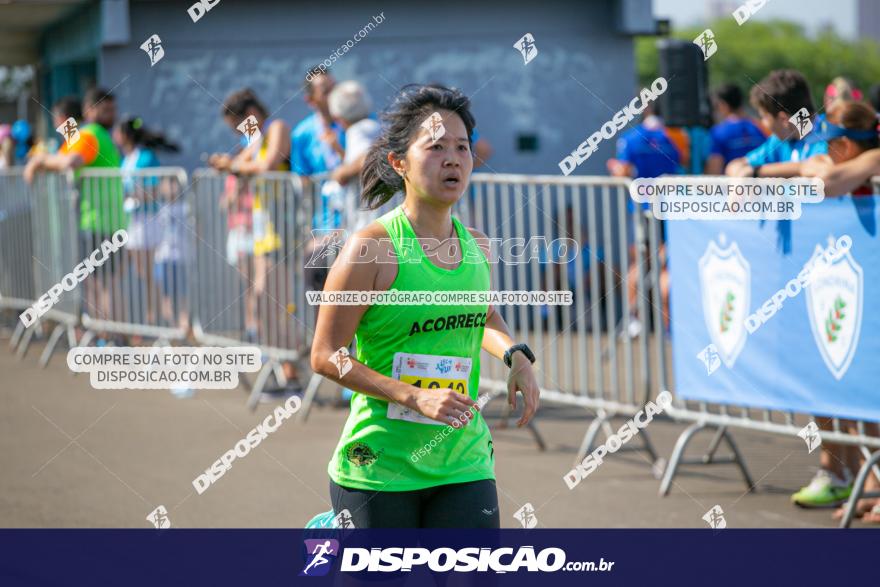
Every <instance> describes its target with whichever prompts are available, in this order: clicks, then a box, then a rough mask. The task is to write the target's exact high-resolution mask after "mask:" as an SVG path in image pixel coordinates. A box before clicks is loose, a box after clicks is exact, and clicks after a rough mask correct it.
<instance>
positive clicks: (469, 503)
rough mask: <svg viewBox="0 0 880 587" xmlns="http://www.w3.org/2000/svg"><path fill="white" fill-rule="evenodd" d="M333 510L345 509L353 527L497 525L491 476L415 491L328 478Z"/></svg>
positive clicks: (471, 526) (479, 526) (496, 495)
mask: <svg viewBox="0 0 880 587" xmlns="http://www.w3.org/2000/svg"><path fill="white" fill-rule="evenodd" d="M330 499H331V501H332V502H333V511H334V512H336V513H339V512H341V511H342V510H346V509H347V510H348V511H349V513H350V514H351V521H352V523H353V524H354V527H355V528H499V527H501V516H500V514H499V512H498V493H497V491H496V490H495V481H494V480H493V479H484V480H482V481H471V482H469V483H453V484H450V485H438V486H436V487H429V488H427V489H418V490H416V491H368V490H365V489H351V488H349V487H342V486H341V485H337V484H336V483H334V482H333V481H332V480H331V481H330Z"/></svg>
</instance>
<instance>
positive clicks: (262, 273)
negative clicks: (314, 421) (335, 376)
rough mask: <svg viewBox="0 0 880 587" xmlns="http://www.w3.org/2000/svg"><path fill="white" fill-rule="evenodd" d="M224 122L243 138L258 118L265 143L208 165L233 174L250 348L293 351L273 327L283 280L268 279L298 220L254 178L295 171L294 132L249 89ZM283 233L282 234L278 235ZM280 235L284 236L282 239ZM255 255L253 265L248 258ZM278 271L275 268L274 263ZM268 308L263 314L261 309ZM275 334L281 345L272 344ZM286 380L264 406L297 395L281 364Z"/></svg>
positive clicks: (228, 105) (290, 373)
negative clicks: (265, 327) (263, 327)
mask: <svg viewBox="0 0 880 587" xmlns="http://www.w3.org/2000/svg"><path fill="white" fill-rule="evenodd" d="M222 113H223V119H224V121H225V122H226V124H227V125H228V126H229V127H230V128H232V129H233V130H236V132H238V126H239V125H241V124H242V123H243V122H244V121H245V120H246V119H248V118H250V117H253V119H254V120H255V122H256V128H258V129H259V131H260V137H259V138H255V139H251V140H249V139H248V137H247V136H243V137H242V144H243V145H244V148H243V149H242V150H241V151H239V152H238V154H236V155H235V156H234V157H230V156H229V155H226V154H217V155H212V156H211V158H210V159H209V163H210V164H211V165H212V166H213V167H215V168H216V169H218V170H221V171H229V172H230V173H231V175H229V176H228V177H227V180H226V182H227V183H226V194H225V197H224V201H223V202H222V203H221V206H223V207H225V208H226V209H227V211H228V216H227V226H228V228H229V234H228V237H227V247H226V254H227V260H228V261H229V263H230V264H232V265H234V266H236V267H237V268H238V270H239V273H240V274H241V275H242V277H243V278H244V279H245V280H246V286H245V336H246V337H247V339H248V340H249V341H251V342H257V341H259V342H261V343H263V344H267V345H269V346H290V345H292V344H293V341H288V340H282V338H283V337H286V334H287V332H288V330H287V329H286V328H278V327H276V326H274V325H276V324H283V323H284V322H285V321H286V320H288V319H289V318H288V316H287V315H286V313H285V312H286V311H287V308H285V307H281V306H279V303H278V300H285V299H287V297H288V295H287V291H286V287H287V286H286V283H285V280H284V279H275V280H273V285H274V286H275V287H274V288H273V290H272V291H269V292H268V295H267V285H268V276H269V273H270V272H271V271H272V270H274V269H275V267H276V266H277V264H279V263H283V261H284V259H285V258H286V256H283V255H282V252H283V247H285V246H287V245H288V243H283V242H282V237H281V235H282V234H289V233H291V231H288V230H286V228H285V226H286V223H287V222H288V221H289V220H292V218H293V210H288V209H286V208H285V206H284V204H285V203H286V202H285V201H284V200H283V199H282V194H283V193H284V191H283V190H279V189H275V188H274V186H273V185H269V183H270V182H271V181H273V180H269V179H266V178H260V177H249V176H252V175H258V174H261V173H266V172H270V171H289V170H290V147H291V136H290V127H289V126H288V125H287V123H286V122H284V121H283V120H281V119H277V118H276V119H272V118H269V111H268V109H267V108H266V106H265V105H264V104H263V103H262V102H261V101H260V100H259V98H258V97H257V95H256V94H255V93H254V92H253V90H251V89H250V88H244V89H242V90H238V91H236V92H233V93H232V94H230V95H229V96H228V97H227V98H226V101H225V102H224V104H223V109H222ZM279 227H280V229H279ZM279 230H280V233H281V234H279ZM250 255H253V263H252V264H251V263H249V259H248V257H249V256H250ZM272 261H274V262H275V265H273V266H272V267H271V268H270V262H272ZM261 303H262V304H263V307H262V308H259V307H258V306H259V305H260V304H261ZM258 315H262V316H265V317H266V318H265V322H266V323H268V324H271V325H272V326H271V327H270V328H269V331H268V332H261V331H260V330H259V328H260V324H259V322H258V318H257V316H258ZM270 333H274V335H275V336H276V337H277V339H276V340H269V338H268V337H269V336H270ZM282 369H283V371H284V376H285V378H286V379H287V380H288V383H287V386H286V387H285V388H283V389H280V390H278V389H276V390H267V392H266V393H265V394H264V396H263V398H261V399H265V400H270V401H271V400H272V399H273V398H274V399H277V397H275V396H277V395H278V394H276V393H274V392H280V393H281V394H282V395H287V394H290V393H298V392H299V391H300V390H301V387H300V384H299V381H298V379H299V374H298V373H297V371H296V368H295V366H294V365H293V364H292V363H289V362H284V363H282Z"/></svg>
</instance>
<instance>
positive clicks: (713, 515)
mask: <svg viewBox="0 0 880 587" xmlns="http://www.w3.org/2000/svg"><path fill="white" fill-rule="evenodd" d="M703 519H704V520H705V521H706V523H707V524H709V527H710V528H712V529H713V530H724V529H725V528H727V520H725V519H724V510H722V509H721V506H720V505H716V506H713V507H712V509H710V510H709V511H708V512H706V513H705V514H703Z"/></svg>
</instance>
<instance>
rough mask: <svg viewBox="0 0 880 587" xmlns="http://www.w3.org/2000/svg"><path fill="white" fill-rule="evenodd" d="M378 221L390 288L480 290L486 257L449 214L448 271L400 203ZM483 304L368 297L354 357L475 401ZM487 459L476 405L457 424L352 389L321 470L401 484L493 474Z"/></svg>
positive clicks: (397, 487)
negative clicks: (454, 247) (372, 301)
mask: <svg viewBox="0 0 880 587" xmlns="http://www.w3.org/2000/svg"><path fill="white" fill-rule="evenodd" d="M379 222H381V223H382V225H383V226H384V227H385V229H386V230H387V231H388V235H389V238H390V239H391V242H392V244H393V246H394V251H395V253H396V254H397V277H396V278H395V279H394V282H393V283H392V284H391V287H390V288H389V289H390V290H400V291H413V290H416V291H426V290H430V291H460V290H469V291H488V290H489V287H490V285H489V263H488V261H486V257H485V255H483V252H482V251H481V250H480V248H479V246H478V245H477V242H476V241H475V240H474V238H473V237H472V236H471V234H470V233H469V232H468V230H467V229H466V228H465V227H464V226H463V225H462V224H461V223H460V222H459V221H458V220H457V219H456V218H453V219H452V222H453V225H454V226H455V231H456V233H457V234H458V239H459V243H460V244H461V248H462V262H461V263H460V264H459V266H458V267H457V268H455V269H452V270H447V269H442V268H440V267H438V266H436V265H434V264H433V263H432V262H431V261H429V260H428V258H427V256H426V255H425V253H424V252H423V251H422V249H421V247H419V246H417V245H415V243H417V241H416V240H415V239H416V235H415V232H413V229H412V226H411V225H410V222H409V220H408V219H407V217H406V215H405V214H404V213H403V209H402V207H397V208H395V209H394V210H392V211H391V212H389V213H387V214H385V215H384V216H382V217H381V218H379ZM406 245H409V246H406ZM414 245H415V246H414ZM465 259H467V260H468V262H465V261H464V260H465ZM475 260H476V262H474V261H475ZM487 310H488V307H487V306H468V305H457V306H455V305H453V306H436V305H433V306H428V305H412V306H392V305H384V306H378V305H377V306H372V307H370V308H369V309H368V310H367V311H366V312H365V313H364V315H363V318H362V319H361V322H360V325H359V326H358V328H357V331H356V333H355V341H356V343H357V359H358V360H359V361H361V362H362V363H364V364H365V365H367V366H368V367H370V368H371V369H373V370H375V371H377V372H379V373H381V374H383V375H386V376H388V377H392V378H395V379H401V380H403V381H407V382H409V383H411V384H413V385H416V386H417V387H449V388H452V389H456V390H458V391H459V392H466V393H467V394H468V395H469V396H470V398H471V399H473V400H475V401H476V400H477V397H478V384H479V380H480V347H481V344H482V341H483V327H484V326H485V323H486V311H487ZM422 420H424V421H422ZM493 459H494V450H493V447H492V436H491V434H490V433H489V427H488V426H487V425H486V422H485V420H484V419H483V418H482V415H480V414H478V415H477V416H476V418H475V419H474V420H473V421H472V422H470V423H469V424H467V425H466V426H462V427H459V428H453V427H452V426H449V425H445V424H440V423H439V422H436V421H434V420H427V419H426V418H424V416H421V415H420V414H417V413H414V412H410V411H409V410H407V409H405V408H403V407H402V406H400V405H398V404H396V403H393V402H387V401H383V400H380V399H376V398H373V397H370V396H367V395H364V394H361V393H357V392H355V393H354V395H353V397H352V400H351V413H350V414H349V417H348V421H347V422H346V424H345V428H344V430H343V432H342V437H341V438H340V439H339V444H338V445H337V446H336V451H335V452H334V454H333V459H332V460H331V461H330V464H329V466H328V468H327V470H328V473H329V474H330V477H331V479H333V481H334V482H336V483H337V484H338V485H342V486H344V487H351V488H354V489H366V490H374V491H411V490H417V489H425V488H427V487H434V486H437V485H446V484H450V483H465V482H469V481H479V480H482V479H494V478H495V471H494V460H493Z"/></svg>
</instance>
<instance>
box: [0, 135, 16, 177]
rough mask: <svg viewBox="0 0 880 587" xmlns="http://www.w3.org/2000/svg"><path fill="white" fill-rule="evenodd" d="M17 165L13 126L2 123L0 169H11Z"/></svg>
mask: <svg viewBox="0 0 880 587" xmlns="http://www.w3.org/2000/svg"><path fill="white" fill-rule="evenodd" d="M13 165H15V139H13V138H12V127H11V126H9V125H8V124H0V169H9V168H10V167H12V166H13Z"/></svg>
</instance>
